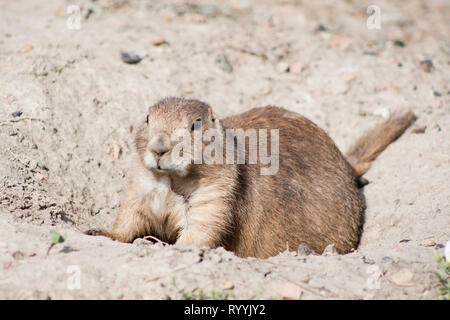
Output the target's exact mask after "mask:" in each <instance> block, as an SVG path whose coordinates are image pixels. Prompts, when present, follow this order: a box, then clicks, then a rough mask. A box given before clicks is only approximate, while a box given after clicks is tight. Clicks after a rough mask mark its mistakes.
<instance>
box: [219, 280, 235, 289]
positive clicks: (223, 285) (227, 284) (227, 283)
mask: <svg viewBox="0 0 450 320" xmlns="http://www.w3.org/2000/svg"><path fill="white" fill-rule="evenodd" d="M233 288H234V284H233V283H232V282H230V281H224V282H222V283H221V284H220V289H222V290H232V289H233Z"/></svg>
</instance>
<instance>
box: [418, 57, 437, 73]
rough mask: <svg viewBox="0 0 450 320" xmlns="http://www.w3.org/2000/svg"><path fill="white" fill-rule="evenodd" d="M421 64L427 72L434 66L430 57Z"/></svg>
mask: <svg viewBox="0 0 450 320" xmlns="http://www.w3.org/2000/svg"><path fill="white" fill-rule="evenodd" d="M420 66H421V67H422V69H423V71H425V72H431V70H432V69H433V68H434V66H433V61H431V60H430V59H426V60H422V61H420Z"/></svg>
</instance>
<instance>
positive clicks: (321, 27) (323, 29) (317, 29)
mask: <svg viewBox="0 0 450 320" xmlns="http://www.w3.org/2000/svg"><path fill="white" fill-rule="evenodd" d="M323 31H327V28H325V27H324V26H323V25H321V24H319V25H318V26H317V28H316V30H315V32H323Z"/></svg>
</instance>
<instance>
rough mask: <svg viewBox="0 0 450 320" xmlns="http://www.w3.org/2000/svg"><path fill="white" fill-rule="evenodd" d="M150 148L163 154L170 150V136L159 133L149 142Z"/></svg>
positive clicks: (158, 153)
mask: <svg viewBox="0 0 450 320" xmlns="http://www.w3.org/2000/svg"><path fill="white" fill-rule="evenodd" d="M149 149H150V150H151V151H153V152H154V153H156V154H157V155H159V156H161V155H163V154H164V153H166V152H167V151H169V150H170V138H169V135H168V134H166V133H158V134H157V135H156V136H154V137H153V138H152V139H151V140H150V143H149Z"/></svg>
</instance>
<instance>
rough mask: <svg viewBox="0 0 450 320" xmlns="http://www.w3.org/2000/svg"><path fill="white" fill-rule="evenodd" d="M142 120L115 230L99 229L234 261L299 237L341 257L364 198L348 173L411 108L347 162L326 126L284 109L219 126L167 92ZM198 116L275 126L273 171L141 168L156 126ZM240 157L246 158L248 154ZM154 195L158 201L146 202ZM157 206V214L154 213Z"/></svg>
mask: <svg viewBox="0 0 450 320" xmlns="http://www.w3.org/2000/svg"><path fill="white" fill-rule="evenodd" d="M149 116H150V123H151V124H150V125H146V124H143V125H142V127H141V128H140V129H139V131H138V133H137V136H136V147H137V154H138V156H137V157H136V158H135V159H134V160H133V162H132V172H131V175H130V183H129V187H128V191H127V195H126V197H125V199H124V201H123V203H122V206H121V208H120V211H119V214H118V217H117V219H116V221H115V224H114V227H113V230H112V231H111V232H105V231H101V232H100V234H104V235H107V236H109V237H111V238H113V239H116V240H119V241H124V242H131V241H133V240H134V239H135V238H137V237H141V236H145V235H152V236H156V237H158V238H160V239H161V240H164V241H167V242H171V243H184V244H196V245H206V246H210V247H218V246H223V247H225V248H226V249H227V250H231V251H234V252H235V253H236V254H237V255H238V256H241V257H247V256H255V257H260V258H267V257H270V256H273V255H276V254H277V253H279V252H281V251H284V250H286V248H288V249H289V250H296V249H297V246H298V245H299V244H300V243H302V242H304V243H306V244H307V245H308V246H309V247H310V248H311V249H313V250H314V251H316V252H322V251H323V249H324V248H325V247H326V246H327V245H328V244H335V246H336V248H337V251H338V252H339V253H347V252H349V251H351V250H352V249H354V248H356V247H357V245H358V242H359V237H360V233H361V228H362V223H363V211H364V201H363V199H362V198H361V196H360V194H359V190H358V186H357V183H356V180H355V179H356V178H358V177H360V176H361V175H362V174H363V173H364V172H365V171H366V170H367V169H368V166H369V164H370V161H371V160H373V159H374V158H375V157H376V156H377V155H378V154H379V153H380V152H381V151H382V150H383V149H384V148H385V147H386V146H387V145H388V144H389V143H390V142H391V141H393V140H394V139H395V138H397V137H398V136H399V135H400V134H401V133H402V132H403V131H404V130H405V129H406V127H407V126H408V125H409V122H410V120H411V117H412V113H408V114H406V115H402V116H398V115H395V116H394V117H392V118H391V119H389V120H388V121H387V122H385V123H384V124H382V125H381V126H380V127H378V128H375V129H374V130H371V131H369V132H368V134H366V135H365V136H364V137H363V138H362V139H360V140H358V142H357V143H356V145H355V146H354V147H353V148H351V149H350V151H349V153H347V155H348V158H349V161H350V163H351V164H352V165H353V167H352V165H350V164H349V162H348V161H347V160H346V159H345V158H344V156H343V155H342V154H341V152H340V151H339V150H338V148H337V147H336V145H335V144H334V142H333V141H332V140H331V138H330V137H329V136H328V135H327V134H326V133H325V131H323V130H322V129H320V128H319V127H318V126H316V125H315V124H314V123H312V122H311V121H309V120H308V119H306V118H304V117H302V116H300V115H298V114H296V113H293V112H290V111H287V110H285V109H282V108H277V107H264V108H256V109H252V110H250V111H248V112H245V113H243V114H240V115H236V116H233V117H229V118H226V119H224V120H222V121H220V125H219V124H218V123H219V122H218V121H217V119H215V117H214V114H213V112H212V110H211V108H210V107H209V106H208V105H206V104H204V103H201V102H199V101H196V100H184V99H179V98H168V99H164V100H162V101H160V102H159V103H158V104H156V105H155V106H153V107H151V108H150V109H149ZM196 118H201V119H202V121H203V123H204V124H205V125H204V128H203V129H206V128H211V127H213V126H218V128H219V129H220V130H221V131H222V132H224V130H225V128H242V129H244V130H245V129H249V128H254V129H265V128H266V129H274V128H275V129H279V160H280V162H279V170H278V172H277V173H276V174H275V175H261V174H260V167H261V165H260V164H259V161H258V164H248V163H246V164H223V165H206V164H191V165H189V166H188V168H187V170H186V172H185V173H184V174H179V173H176V172H171V171H170V172H160V171H159V170H156V169H148V168H146V167H145V166H144V164H143V163H144V158H145V154H146V152H149V151H148V148H151V149H152V148H153V147H149V144H150V143H149V141H151V139H152V137H153V135H154V134H155V133H156V132H162V131H166V132H169V133H170V132H171V131H173V130H175V129H176V128H179V127H185V128H189V127H190V126H191V124H192V121H193V120H195V119H196ZM147 127H148V128H150V127H151V128H152V129H148V128H147ZM152 130H153V131H152ZM205 146H206V144H205V145H204V146H203V147H205ZM171 147H172V146H171ZM171 147H169V148H168V149H167V150H168V151H167V153H170V152H171V151H172V150H171ZM152 150H154V148H153V149H152ZM152 152H154V151H152ZM158 152H159V151H158ZM270 152H271V151H270V150H269V153H270ZM164 155H165V153H162V155H160V154H159V153H158V155H157V157H156V158H157V159H161V161H162V159H163V158H159V157H160V156H161V157H164ZM246 156H247V162H248V150H247V153H246ZM142 177H144V178H142ZM167 178H168V179H169V180H170V188H169V189H167V190H166V189H164V187H162V189H161V190H163V191H161V190H160V193H159V194H153V193H152V192H150V193H148V194H147V193H145V192H144V193H142V190H141V189H143V188H144V187H143V186H146V182H145V181H153V180H152V179H155V181H159V180H158V179H167ZM141 179H150V180H141ZM136 181H138V182H136ZM139 181H141V182H142V181H144V182H143V184H140V183H141V182H139ZM161 181H162V180H161ZM164 181H165V180H164ZM155 183H157V182H155ZM158 190H159V189H158ZM164 190H166V191H164ZM161 192H162V193H161ZM158 195H159V197H160V198H158V199H156V200H158V202H150V201H152V199H153V200H155V199H154V198H155V197H157V196H158ZM159 200H161V201H159ZM155 203H156V204H158V207H157V208H156V209H157V210H158V212H159V211H161V210H162V211H161V212H163V214H161V213H159V214H155V212H152V210H151V205H153V206H154V205H155ZM161 208H162V209H161Z"/></svg>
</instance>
